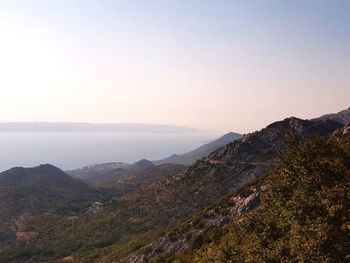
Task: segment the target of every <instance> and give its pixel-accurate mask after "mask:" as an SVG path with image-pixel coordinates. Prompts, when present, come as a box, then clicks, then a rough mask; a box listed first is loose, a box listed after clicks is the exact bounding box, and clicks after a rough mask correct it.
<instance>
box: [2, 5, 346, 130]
mask: <svg viewBox="0 0 350 263" xmlns="http://www.w3.org/2000/svg"><path fill="white" fill-rule="evenodd" d="M349 13H350V1H347V0H332V1H329V0H327V1H326V0H308V1H304V0H293V1H287V0H265V1H260V0H255V1H254V0H240V1H239V0H230V1H228V0H211V1H209V0H177V1H175V0H168V1H162V0H147V1H145V0H139V1H137V0H124V1H118V0H115V1H107V0H99V1H91V0H60V1H56V0H55V1H54V0H45V1H39V0H37V1H35V0H23V1H19V0H11V1H8V0H0V99H1V101H0V121H1V122H3V121H55V122H60V121H64V122H75V121H79V122H96V123H118V122H138V123H154V124H173V125H183V126H190V127H194V128H200V129H207V130H213V131H214V130H215V131H222V132H224V131H236V132H242V133H245V132H251V131H254V130H257V129H260V128H262V127H264V126H266V125H267V124H269V123H271V122H273V121H275V120H279V119H283V118H286V117H289V116H297V117H301V118H312V117H316V116H319V115H322V114H324V113H329V112H337V111H340V110H342V109H346V108H348V107H349V106H350V88H349V87H350V16H349Z"/></svg>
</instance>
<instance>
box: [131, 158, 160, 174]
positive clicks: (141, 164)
mask: <svg viewBox="0 0 350 263" xmlns="http://www.w3.org/2000/svg"><path fill="white" fill-rule="evenodd" d="M154 166H155V164H154V163H152V162H151V161H149V160H146V159H142V160H140V161H138V162H136V163H134V164H133V165H132V168H134V169H136V170H139V171H142V170H145V169H149V168H152V167H154Z"/></svg>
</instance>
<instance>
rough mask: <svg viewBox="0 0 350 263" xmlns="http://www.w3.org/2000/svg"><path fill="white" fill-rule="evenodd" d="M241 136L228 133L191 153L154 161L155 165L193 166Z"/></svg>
mask: <svg viewBox="0 0 350 263" xmlns="http://www.w3.org/2000/svg"><path fill="white" fill-rule="evenodd" d="M241 137H242V135H240V134H238V133H234V132H229V133H227V134H225V135H224V136H222V137H220V138H219V139H217V140H214V141H212V142H210V143H207V144H205V145H203V146H201V147H199V148H197V149H195V150H193V151H190V152H187V153H184V154H180V155H177V154H173V155H171V156H169V157H167V158H165V159H162V160H158V161H154V163H155V164H164V163H174V164H182V165H191V164H194V163H195V162H196V161H197V160H199V159H202V158H204V157H206V156H207V155H208V154H209V153H211V152H213V151H215V150H217V149H219V148H220V147H223V146H225V145H226V144H228V143H230V142H233V141H235V140H238V139H240V138H241Z"/></svg>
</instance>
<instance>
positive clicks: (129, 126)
mask: <svg viewBox="0 0 350 263" xmlns="http://www.w3.org/2000/svg"><path fill="white" fill-rule="evenodd" d="M0 132H140V133H148V132H151V133H185V132H203V131H202V130H198V129H194V128H189V127H183V126H174V125H158V124H142V123H84V122H2V123H0Z"/></svg>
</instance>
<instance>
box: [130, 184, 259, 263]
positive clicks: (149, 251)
mask: <svg viewBox="0 0 350 263" xmlns="http://www.w3.org/2000/svg"><path fill="white" fill-rule="evenodd" d="M263 190H264V188H263V187H259V189H257V188H251V189H250V190H249V191H250V193H249V194H248V195H247V196H241V195H236V196H233V197H231V198H229V199H228V200H225V202H224V204H225V205H223V204H220V205H219V206H217V207H214V208H213V209H210V210H207V211H205V212H204V213H202V214H201V215H199V217H197V218H192V219H190V220H188V221H186V222H185V223H183V224H182V225H181V226H180V227H178V228H177V229H175V230H172V231H170V232H169V233H167V234H165V235H163V236H161V237H160V238H158V239H157V240H155V241H154V242H152V243H151V244H149V245H147V246H145V247H143V248H141V249H139V250H138V251H136V252H134V253H133V254H131V255H130V256H129V257H128V258H126V259H125V262H130V263H145V262H150V261H152V259H154V258H155V257H158V256H160V255H161V254H169V253H171V254H174V253H178V252H181V251H185V250H188V249H191V247H192V245H193V244H192V243H193V241H194V240H196V239H197V238H200V236H201V235H203V234H204V233H206V232H207V231H208V230H209V229H212V228H216V229H222V228H224V227H225V226H226V225H227V224H228V223H230V222H232V221H233V220H238V219H239V218H240V216H241V215H242V214H244V213H248V212H251V211H252V210H254V209H255V208H257V207H258V206H259V203H260V200H259V196H260V193H261V191H263ZM183 229H185V230H183Z"/></svg>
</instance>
